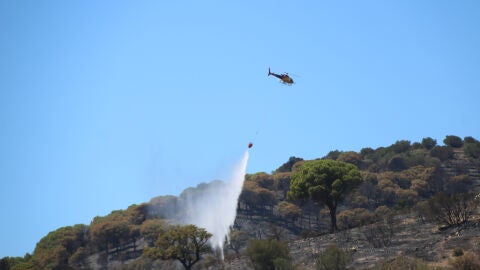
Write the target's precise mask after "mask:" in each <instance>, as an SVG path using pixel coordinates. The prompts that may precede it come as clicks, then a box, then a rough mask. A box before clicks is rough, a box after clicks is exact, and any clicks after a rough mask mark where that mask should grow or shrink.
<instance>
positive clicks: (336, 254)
mask: <svg viewBox="0 0 480 270" xmlns="http://www.w3.org/2000/svg"><path fill="white" fill-rule="evenodd" d="M347 262H348V255H347V253H345V251H343V250H342V249H340V248H338V247H337V246H336V245H335V244H330V245H328V247H327V249H326V250H325V251H324V252H322V253H320V254H318V256H317V259H316V260H315V265H316V269H317V270H344V269H347Z"/></svg>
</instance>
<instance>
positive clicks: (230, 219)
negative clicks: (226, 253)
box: [184, 150, 248, 259]
mask: <svg viewBox="0 0 480 270" xmlns="http://www.w3.org/2000/svg"><path fill="white" fill-rule="evenodd" d="M247 162H248V150H247V151H245V154H244V155H243V157H242V159H241V160H240V161H239V162H238V163H237V164H236V165H235V167H234V168H233V170H232V172H231V176H230V178H229V179H228V181H227V182H225V183H223V184H222V185H211V186H209V188H207V189H206V190H202V193H201V194H197V196H195V198H193V199H190V200H189V201H188V202H187V214H186V216H185V220H184V222H185V223H189V224H195V225H197V226H198V227H200V228H204V229H205V230H207V231H208V232H209V233H211V234H212V237H211V238H210V245H211V246H212V248H213V249H216V250H219V251H220V252H221V256H222V259H223V245H224V243H225V239H228V235H229V231H230V227H231V226H233V223H234V222H235V217H236V214H237V204H238V198H239V196H240V193H241V192H242V187H243V181H244V180H245V173H246V169H247Z"/></svg>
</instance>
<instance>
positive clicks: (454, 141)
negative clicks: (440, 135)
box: [443, 135, 463, 148]
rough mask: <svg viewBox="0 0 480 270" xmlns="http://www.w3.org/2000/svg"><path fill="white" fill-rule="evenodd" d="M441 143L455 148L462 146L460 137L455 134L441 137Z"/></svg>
mask: <svg viewBox="0 0 480 270" xmlns="http://www.w3.org/2000/svg"><path fill="white" fill-rule="evenodd" d="M443 143H444V144H445V145H448V146H451V147H455V148H460V147H462V146H463V140H462V138H460V137H458V136H455V135H448V136H446V137H445V139H443Z"/></svg>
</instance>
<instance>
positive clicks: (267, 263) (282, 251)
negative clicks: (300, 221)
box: [247, 239, 290, 270]
mask: <svg viewBox="0 0 480 270" xmlns="http://www.w3.org/2000/svg"><path fill="white" fill-rule="evenodd" d="M247 255H248V256H249V257H250V260H251V261H252V264H253V267H254V269H259V270H274V269H276V268H275V263H277V265H280V264H281V265H283V266H285V264H286V262H285V260H286V261H290V257H289V252H288V247H287V244H286V243H284V242H281V241H278V240H275V239H269V240H252V241H251V242H250V244H249V245H248V247H247ZM279 259H284V260H279ZM283 266H282V267H283ZM283 269H285V268H283Z"/></svg>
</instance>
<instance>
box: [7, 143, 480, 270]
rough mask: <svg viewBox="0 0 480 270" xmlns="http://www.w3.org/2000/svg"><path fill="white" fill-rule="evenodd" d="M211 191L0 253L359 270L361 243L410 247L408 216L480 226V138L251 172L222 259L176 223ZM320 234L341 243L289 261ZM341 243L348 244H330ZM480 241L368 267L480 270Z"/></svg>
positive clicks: (91, 263) (297, 161)
mask: <svg viewBox="0 0 480 270" xmlns="http://www.w3.org/2000/svg"><path fill="white" fill-rule="evenodd" d="M322 161H327V162H322ZM320 164H323V165H320ZM325 164H328V166H327V167H325V166H324V165H325ZM322 166H323V167H322ZM306 168H309V169H308V170H306ZM344 168H348V169H349V170H352V171H354V175H355V177H353V178H352V177H351V175H348V174H345V171H344ZM317 169H319V170H320V173H319V175H324V174H322V172H324V171H322V170H333V171H330V172H331V174H332V175H336V176H337V178H338V179H339V180H338V179H337V178H332V179H323V180H322V179H320V180H319V179H318V178H315V177H316V176H315V177H314V178H312V179H307V178H305V177H304V176H303V173H302V172H305V173H307V172H308V171H309V170H311V171H315V170H317ZM335 170H339V171H342V173H339V174H337V173H336V172H335ZM357 173H358V175H357ZM338 175H340V176H338ZM346 175H347V176H346ZM349 177H350V178H349ZM292 179H295V183H293V181H292ZM349 179H354V180H352V181H350V182H349ZM307 180H308V181H307ZM309 181H310V182H309ZM348 183H352V184H348ZM214 184H218V183H215V182H212V183H210V184H201V185H199V186H198V187H196V188H189V189H186V190H185V191H184V192H183V193H182V194H181V195H180V196H178V197H176V196H160V197H156V198H153V199H151V201H150V202H148V203H142V204H139V205H132V206H130V207H128V208H127V209H126V210H116V211H113V212H111V213H110V214H109V215H106V216H103V217H95V218H93V220H92V222H91V223H90V224H88V225H84V224H79V225H74V226H67V227H62V228H59V229H57V230H55V231H52V232H50V233H49V234H48V235H46V236H45V237H43V238H42V239H40V240H39V242H38V243H37V245H36V248H35V250H34V251H33V253H32V254H28V253H27V254H26V255H25V256H24V257H4V258H2V259H1V260H0V269H2V270H3V269H6V270H10V269H182V265H183V267H184V268H185V269H190V268H191V269H207V268H209V267H210V269H223V268H222V267H224V266H225V265H228V264H229V263H230V264H233V265H235V264H238V265H240V266H239V267H240V268H247V269H315V268H316V269H346V267H347V266H348V267H349V269H353V268H355V269H356V267H357V266H358V263H357V264H356V263H355V260H357V261H360V260H359V255H358V252H359V249H360V247H359V245H360V244H358V245H357V244H355V243H357V242H358V241H359V240H358V239H361V241H364V243H365V245H364V247H363V248H364V249H365V247H368V248H372V249H382V250H386V249H391V248H393V247H394V246H395V245H397V244H398V245H400V244H405V243H404V242H402V241H403V240H404V239H403V240H402V239H401V238H402V237H401V236H399V234H400V231H401V227H402V226H403V227H405V225H404V224H405V219H406V218H407V217H408V218H411V219H414V220H416V221H415V222H418V224H432V226H435V228H437V230H438V231H449V230H450V231H449V232H454V233H455V234H461V232H462V230H466V228H471V227H472V226H473V227H475V226H476V227H475V228H478V227H480V226H479V221H478V218H477V213H478V203H479V200H480V198H479V192H480V188H479V187H480V142H479V141H478V140H477V139H475V138H473V137H465V138H463V139H462V138H460V137H458V136H454V135H448V136H446V137H445V139H444V140H443V145H439V144H438V143H437V141H436V140H435V139H432V138H429V137H427V138H424V139H422V141H421V142H414V143H412V142H410V141H407V140H399V141H397V142H395V143H393V144H392V145H390V146H386V147H379V148H377V149H372V148H363V149H361V150H360V151H359V152H354V151H339V150H334V151H331V152H329V153H328V154H327V155H326V156H324V157H321V158H318V159H317V160H314V161H312V160H310V161H307V160H303V159H302V158H300V157H290V158H289V159H288V161H287V162H286V163H284V164H282V165H281V166H280V167H279V168H278V169H277V170H275V171H274V172H272V173H266V172H258V173H255V174H249V175H247V176H246V179H245V182H244V186H243V191H242V193H241V195H240V198H239V202H238V208H237V218H236V221H235V225H234V227H233V228H231V229H232V231H231V234H230V242H228V243H227V244H226V245H225V251H224V253H225V254H226V257H225V261H222V260H220V259H219V254H217V253H216V252H215V251H214V250H210V249H209V248H207V247H206V246H205V243H206V240H208V238H209V237H210V234H209V233H208V232H206V231H204V230H203V229H202V228H193V229H192V228H191V227H178V225H176V221H177V220H179V219H180V218H181V216H182V213H183V211H184V209H182V204H181V203H180V202H181V200H182V198H183V197H187V196H192V195H194V194H196V193H199V192H200V193H201V192H202V190H203V189H206V188H208V186H209V185H214ZM332 209H333V210H334V211H333V210H332ZM332 222H333V224H332ZM252 224H253V225H252ZM416 224H417V223H416ZM452 230H453V231H452ZM332 232H334V233H332ZM315 239H316V240H315ZM318 239H330V240H328V241H333V240H331V239H336V240H335V241H337V243H331V244H330V245H328V247H327V246H325V248H324V249H321V250H317V252H314V256H313V257H310V258H302V257H301V256H294V255H292V254H296V252H300V250H302V248H303V246H302V245H307V244H304V242H302V241H309V242H306V243H308V245H309V246H311V245H312V244H311V243H313V242H315V241H317V240H318ZM318 241H320V240H318ZM322 241H323V240H322ZM325 241H327V240H325ZM328 241H327V242H328ZM356 241H357V242H356ZM199 243H201V245H199ZM339 243H343V245H335V244H339ZM345 243H348V246H349V248H348V249H346V248H345V246H346V244H345ZM478 243H480V239H479V242H478ZM478 243H477V246H475V245H470V246H467V247H466V248H463V249H462V253H461V255H459V254H460V253H459V252H458V247H452V248H451V252H450V253H451V254H454V248H457V249H456V250H457V252H456V253H455V254H456V255H455V256H454V257H453V258H451V259H449V260H448V262H447V263H446V264H445V265H444V266H441V267H444V268H429V266H428V264H429V261H432V262H433V261H434V260H437V259H438V258H437V257H435V258H433V259H432V257H431V256H430V255H428V254H429V253H428V252H427V251H425V252H423V251H421V250H419V249H416V248H414V247H412V248H411V249H408V248H407V250H409V251H408V252H403V253H401V254H400V255H398V254H397V255H398V256H397V255H395V256H394V257H390V259H387V260H383V259H382V260H379V261H375V262H373V263H370V264H364V265H366V266H365V267H362V268H363V269H365V268H366V269H396V268H392V267H395V266H396V265H402V264H403V265H412V267H420V268H418V269H477V268H455V267H464V266H465V265H467V266H465V267H469V266H471V265H473V267H476V266H478V265H480V264H479V256H478V255H479V253H478V250H479V249H480V248H479V247H478ZM326 244H328V243H326ZM432 245H433V244H432ZM191 246H193V247H194V248H190V247H191ZM340 246H342V247H343V248H340ZM468 248H470V249H468ZM355 254H357V255H355ZM192 256H193V257H192ZM362 256H363V255H362ZM365 256H366V255H365ZM429 256H430V257H429ZM192 258H193V259H192ZM242 258H243V259H242ZM355 258H356V259H355ZM447 259H448V258H447ZM178 261H180V263H179V262H178ZM222 265H223V266H222ZM306 265H307V266H306ZM308 265H311V267H310V268H309V267H308ZM329 267H338V268H329ZM412 269H417V268H412Z"/></svg>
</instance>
